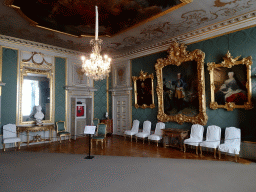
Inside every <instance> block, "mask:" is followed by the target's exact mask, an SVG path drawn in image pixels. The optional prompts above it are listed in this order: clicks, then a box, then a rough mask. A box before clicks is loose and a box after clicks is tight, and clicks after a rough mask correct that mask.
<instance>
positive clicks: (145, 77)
mask: <svg viewBox="0 0 256 192" xmlns="http://www.w3.org/2000/svg"><path fill="white" fill-rule="evenodd" d="M148 78H150V79H151V86H152V90H151V92H152V104H150V105H147V104H143V105H139V104H138V101H137V96H138V92H137V80H141V81H145V80H146V79H148ZM132 80H133V85H134V101H135V108H136V109H138V108H142V109H146V108H151V109H153V108H155V103H154V82H153V80H154V74H153V73H152V74H148V73H147V72H143V71H142V70H141V71H140V76H138V77H137V76H132Z"/></svg>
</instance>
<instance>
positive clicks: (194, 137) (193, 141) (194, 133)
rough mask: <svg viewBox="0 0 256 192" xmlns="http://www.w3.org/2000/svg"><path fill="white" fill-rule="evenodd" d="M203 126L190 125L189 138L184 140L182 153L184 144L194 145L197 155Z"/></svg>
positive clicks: (201, 139)
mask: <svg viewBox="0 0 256 192" xmlns="http://www.w3.org/2000/svg"><path fill="white" fill-rule="evenodd" d="M203 134H204V127H203V126H202V125H199V124H194V125H192V127H191V133H190V138H188V139H185V140H184V153H186V145H191V146H196V154H197V155H198V146H199V144H200V143H201V142H202V141H203Z"/></svg>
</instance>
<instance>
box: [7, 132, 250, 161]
mask: <svg viewBox="0 0 256 192" xmlns="http://www.w3.org/2000/svg"><path fill="white" fill-rule="evenodd" d="M88 142H89V139H88V137H79V138H77V139H76V140H71V142H69V141H68V140H65V141H62V143H59V142H52V143H45V144H37V145H30V146H29V147H27V146H22V147H21V149H20V150H21V151H34V152H49V153H69V154H84V155H85V156H87V155H88V153H89V143H88ZM7 150H8V151H10V150H17V149H14V148H11V149H7ZM91 155H107V156H130V157H153V158H175V159H196V160H212V161H232V162H235V158H234V157H232V156H229V155H225V154H222V155H221V159H220V160H219V159H218V156H217V159H214V157H213V152H212V151H210V150H209V151H203V156H202V157H200V156H197V155H196V152H195V149H192V148H190V147H187V151H186V153H184V152H183V151H181V150H180V149H179V148H176V147H166V148H164V147H163V146H162V144H159V146H158V147H157V146H156V143H153V142H151V143H150V144H149V143H148V142H147V141H145V143H144V144H143V142H142V140H138V142H137V143H136V141H135V139H133V141H131V139H130V138H126V139H124V137H122V136H115V135H112V136H108V137H107V140H106V146H105V147H104V148H103V149H102V147H101V143H100V142H99V143H98V145H97V146H96V144H95V143H93V146H92V148H91ZM238 163H242V164H250V163H251V161H250V160H247V159H243V158H240V159H239V160H238Z"/></svg>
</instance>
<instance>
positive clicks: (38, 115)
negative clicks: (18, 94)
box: [34, 105, 44, 126]
mask: <svg viewBox="0 0 256 192" xmlns="http://www.w3.org/2000/svg"><path fill="white" fill-rule="evenodd" d="M34 118H35V119H36V125H37V126H42V125H43V123H42V119H43V118H44V114H43V113H42V107H41V106H40V105H38V106H36V114H35V115H34Z"/></svg>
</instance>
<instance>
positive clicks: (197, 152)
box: [196, 146, 198, 155]
mask: <svg viewBox="0 0 256 192" xmlns="http://www.w3.org/2000/svg"><path fill="white" fill-rule="evenodd" d="M196 155H198V146H196Z"/></svg>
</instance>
